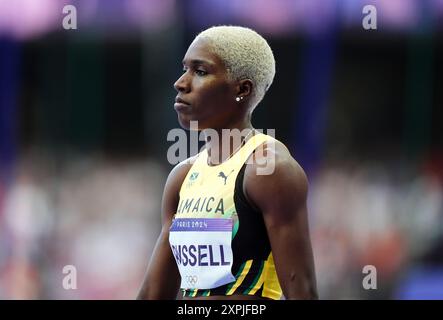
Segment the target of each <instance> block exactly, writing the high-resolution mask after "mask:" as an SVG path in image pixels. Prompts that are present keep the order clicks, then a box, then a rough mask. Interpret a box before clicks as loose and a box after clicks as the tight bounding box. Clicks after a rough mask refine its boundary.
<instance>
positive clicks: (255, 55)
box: [194, 26, 275, 107]
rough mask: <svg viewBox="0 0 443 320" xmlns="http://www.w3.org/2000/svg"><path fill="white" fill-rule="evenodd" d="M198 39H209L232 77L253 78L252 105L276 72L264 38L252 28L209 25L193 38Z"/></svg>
mask: <svg viewBox="0 0 443 320" xmlns="http://www.w3.org/2000/svg"><path fill="white" fill-rule="evenodd" d="M198 39H204V40H206V41H207V42H208V43H209V46H210V50H211V51H212V52H213V53H215V54H216V55H218V56H219V57H220V58H221V60H222V61H223V62H224V63H225V66H226V68H227V69H228V73H229V76H230V77H231V79H233V80H241V79H250V80H252V82H253V84H254V87H253V90H252V94H251V103H252V106H253V107H255V106H256V105H257V104H258V103H259V102H260V101H261V100H262V99H263V97H264V95H265V93H266V91H267V90H268V89H269V87H270V86H271V84H272V81H273V80H274V75H275V59H274V55H273V53H272V50H271V47H270V46H269V44H268V43H267V41H266V40H265V39H264V38H263V37H262V36H261V35H259V34H258V33H257V32H255V31H254V30H252V29H249V28H245V27H237V26H216V27H211V28H209V29H206V30H204V31H202V32H201V33H200V34H198V35H197V36H196V37H195V40H194V41H196V40H198Z"/></svg>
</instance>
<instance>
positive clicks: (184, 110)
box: [174, 39, 239, 130]
mask: <svg viewBox="0 0 443 320" xmlns="http://www.w3.org/2000/svg"><path fill="white" fill-rule="evenodd" d="M174 87H175V89H176V90H177V91H178V94H177V97H176V100H175V101H176V102H175V104H174V108H175V110H176V111H177V113H178V120H179V122H180V125H181V126H182V127H184V128H187V129H188V128H189V127H190V121H198V130H203V129H207V128H213V129H222V128H229V127H230V124H232V123H234V122H235V121H236V120H237V118H238V117H239V107H238V104H237V103H236V101H235V98H236V83H235V81H232V80H230V79H229V77H228V71H227V70H226V67H225V66H224V63H223V61H222V60H221V59H220V58H219V57H218V56H217V55H216V54H214V53H211V52H210V50H209V45H208V44H207V42H206V41H205V40H201V39H199V40H197V41H194V42H193V43H192V44H191V45H190V46H189V48H188V51H187V52H186V54H185V57H184V59H183V74H182V76H181V77H180V78H179V79H178V80H177V81H176V82H175V84H174Z"/></svg>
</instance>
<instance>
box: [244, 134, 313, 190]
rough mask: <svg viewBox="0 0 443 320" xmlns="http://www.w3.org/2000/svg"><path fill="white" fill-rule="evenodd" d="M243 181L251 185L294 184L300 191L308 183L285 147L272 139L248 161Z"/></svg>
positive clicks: (258, 148) (298, 165) (303, 172)
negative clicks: (245, 180)
mask: <svg viewBox="0 0 443 320" xmlns="http://www.w3.org/2000/svg"><path fill="white" fill-rule="evenodd" d="M245 179H247V181H249V182H250V183H253V184H256V183H264V184H266V185H268V183H278V184H285V183H288V184H290V185H294V184H296V185H298V186H299V188H302V189H306V188H307V183H308V181H307V177H306V173H305V171H304V170H303V168H302V167H301V166H300V164H299V163H298V162H297V161H296V160H295V158H294V157H293V156H292V154H291V152H290V151H289V149H288V148H287V147H286V145H285V144H284V143H283V142H281V141H279V140H277V139H275V138H273V137H270V138H269V139H268V140H267V141H265V142H264V143H263V144H261V145H260V146H259V147H257V149H256V150H255V152H254V153H253V155H251V157H250V159H248V165H247V167H246V170H245Z"/></svg>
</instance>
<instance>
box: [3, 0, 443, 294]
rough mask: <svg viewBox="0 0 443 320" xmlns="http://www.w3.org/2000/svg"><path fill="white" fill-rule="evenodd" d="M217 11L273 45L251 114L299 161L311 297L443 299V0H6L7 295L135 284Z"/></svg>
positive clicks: (109, 289) (132, 287)
mask: <svg viewBox="0 0 443 320" xmlns="http://www.w3.org/2000/svg"><path fill="white" fill-rule="evenodd" d="M66 4H73V5H75V6H76V8H77V19H78V21H77V26H78V29H77V30H64V29H63V28H62V19H63V17H64V16H65V15H64V14H63V13H62V8H63V6H64V5H66ZM366 4H372V5H375V6H376V8H377V13H378V20H377V24H378V29H377V30H371V31H367V30H364V29H363V28H362V19H363V16H364V15H363V14H362V8H363V6H364V5H366ZM218 24H235V25H243V26H249V27H252V28H254V29H256V30H257V31H259V32H260V33H262V34H263V35H264V36H265V37H266V38H267V39H269V42H270V44H271V47H272V48H273V50H274V54H275V57H276V61H277V75H276V78H275V81H274V84H273V85H272V87H271V90H270V91H269V93H268V95H267V96H266V98H265V99H264V101H263V102H262V104H261V106H260V107H259V108H258V109H257V110H256V111H255V118H254V121H253V124H254V125H255V127H256V128H263V129H267V128H275V129H276V137H277V138H278V139H280V140H281V141H283V142H284V143H286V144H287V145H288V146H289V147H290V148H291V151H292V152H293V155H294V157H295V158H296V159H297V160H298V161H299V162H300V163H301V164H302V166H303V167H304V168H305V169H306V171H307V174H308V176H309V179H310V194H309V214H310V224H311V236H312V242H313V247H314V255H315V263H316V271H317V281H318V289H319V294H320V298H322V299H443V130H442V126H443V111H442V110H443V108H442V107H443V90H442V89H443V0H379V1H370V0H364V1H363V0H342V1H340V0H328V1H324V0H273V1H265V0H251V1H236V0H187V1H179V0H146V1H143V0H125V1H123V0H112V1H110V0H106V1H105V0H79V1H73V0H72V1H60V0H0V298H2V299H133V298H134V297H135V295H136V293H137V290H138V288H139V285H140V283H141V280H142V277H143V274H144V272H145V268H146V266H147V263H148V260H149V257H150V255H151V252H152V248H153V245H154V242H155V239H156V237H157V235H158V233H159V230H160V224H159V223H160V211H159V208H160V198H161V194H162V189H163V185H164V182H165V179H166V176H167V174H168V172H169V170H170V169H171V168H172V166H171V165H170V164H169V163H168V161H167V159H166V151H167V149H168V147H169V146H170V145H171V142H168V141H167V140H166V135H167V132H168V131H169V130H170V129H173V128H176V127H178V123H177V117H176V114H175V111H174V110H173V99H174V97H175V91H174V89H173V87H172V84H173V82H174V81H175V80H176V79H177V77H178V76H179V75H180V74H181V69H182V66H181V59H182V57H183V55H184V53H185V51H186V49H187V46H188V45H189V43H190V41H191V40H192V39H193V37H194V36H195V35H196V33H197V32H199V31H200V30H202V29H204V28H206V27H209V26H212V25H218ZM65 265H74V266H75V267H76V268H77V289H76V290H64V289H63V287H62V280H63V277H64V276H65V275H64V274H63V273H62V270H63V267H64V266H65ZM365 265H374V266H375V267H376V268H377V280H378V281H377V290H365V289H364V288H363V286H362V280H363V277H364V276H365V275H364V274H363V273H362V269H363V267H364V266H365Z"/></svg>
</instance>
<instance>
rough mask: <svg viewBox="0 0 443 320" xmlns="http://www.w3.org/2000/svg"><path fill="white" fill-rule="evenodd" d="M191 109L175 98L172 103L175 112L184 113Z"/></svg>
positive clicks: (185, 103)
mask: <svg viewBox="0 0 443 320" xmlns="http://www.w3.org/2000/svg"><path fill="white" fill-rule="evenodd" d="M190 107H191V105H190V104H189V103H188V102H186V101H185V100H183V99H182V98H179V97H176V98H175V103H174V109H175V110H176V111H184V110H187V109H189V108H190Z"/></svg>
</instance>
